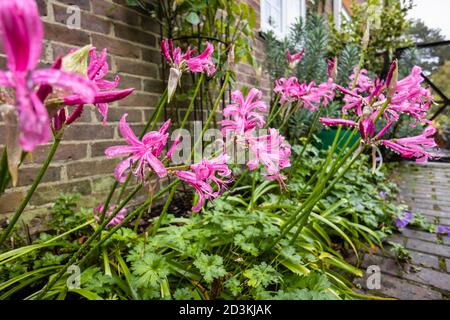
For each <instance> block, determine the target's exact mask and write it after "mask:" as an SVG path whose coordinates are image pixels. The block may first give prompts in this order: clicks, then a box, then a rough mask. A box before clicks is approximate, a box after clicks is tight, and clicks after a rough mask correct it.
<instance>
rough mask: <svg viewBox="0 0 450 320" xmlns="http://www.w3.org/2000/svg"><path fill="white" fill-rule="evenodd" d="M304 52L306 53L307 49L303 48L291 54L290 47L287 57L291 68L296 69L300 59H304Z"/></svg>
mask: <svg viewBox="0 0 450 320" xmlns="http://www.w3.org/2000/svg"><path fill="white" fill-rule="evenodd" d="M304 53H305V49H302V50H301V51H299V52H297V53H294V54H291V52H290V51H289V49H288V50H287V51H286V58H287V61H288V62H289V67H290V68H291V69H294V68H295V67H296V66H297V64H298V63H299V62H300V61H302V58H303V54H304Z"/></svg>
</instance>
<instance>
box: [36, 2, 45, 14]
mask: <svg viewBox="0 0 450 320" xmlns="http://www.w3.org/2000/svg"><path fill="white" fill-rule="evenodd" d="M36 3H37V5H38V9H39V15H40V16H41V17H46V16H47V1H45V0H37V1H36Z"/></svg>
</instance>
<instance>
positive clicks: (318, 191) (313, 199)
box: [282, 139, 363, 236]
mask: <svg viewBox="0 0 450 320" xmlns="http://www.w3.org/2000/svg"><path fill="white" fill-rule="evenodd" d="M349 140H350V139H349ZM358 145H359V141H358V142H357V143H355V144H354V145H353V147H352V148H351V149H350V150H349V151H348V152H347V153H346V155H345V156H344V157H343V158H342V159H339V158H338V159H336V160H335V164H334V165H333V166H332V168H331V169H330V170H329V171H328V173H327V175H326V176H325V177H324V179H321V180H319V183H318V184H317V185H316V186H315V188H314V189H313V191H312V192H311V194H310V195H309V196H308V198H307V199H306V200H305V202H304V203H303V204H302V206H301V208H300V210H299V211H298V212H296V213H294V214H293V215H292V216H291V217H290V218H289V219H288V221H287V222H286V224H285V225H284V226H283V227H282V234H283V236H284V235H285V233H284V231H285V230H286V229H287V230H288V231H289V230H290V229H291V228H292V227H294V225H295V224H296V223H298V221H299V220H300V218H301V216H300V217H299V215H300V214H301V213H302V212H303V211H304V209H305V208H307V207H308V206H309V205H310V203H313V206H312V207H311V210H312V208H314V206H315V204H316V203H317V202H318V201H320V199H321V198H322V197H323V195H322V193H323V190H326V189H324V188H325V186H326V183H327V182H328V180H329V179H330V178H331V177H332V176H334V174H335V173H336V171H337V170H338V169H339V168H341V167H342V165H343V164H344V163H345V162H346V161H347V159H348V158H349V157H350V156H351V155H352V154H353V153H354V152H355V150H356V148H357V146H358ZM362 150H363V148H361V150H360V151H359V153H358V154H357V156H355V158H354V159H353V160H352V161H353V162H354V161H355V160H356V158H357V157H358V156H359V154H361V152H362ZM353 162H352V163H353ZM350 166H351V164H350ZM348 168H350V167H348ZM346 170H348V169H346ZM338 177H339V178H338V179H340V178H341V177H342V175H340V176H338ZM333 181H334V182H332V185H333V186H334V184H335V183H336V182H337V180H336V179H335V180H333Z"/></svg>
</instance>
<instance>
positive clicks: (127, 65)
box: [116, 58, 158, 78]
mask: <svg viewBox="0 0 450 320" xmlns="http://www.w3.org/2000/svg"><path fill="white" fill-rule="evenodd" d="M116 65H117V71H118V72H124V73H129V74H133V75H140V76H145V77H149V78H157V77H158V67H157V66H156V64H154V63H142V62H138V61H136V60H128V59H122V58H117V59H116Z"/></svg>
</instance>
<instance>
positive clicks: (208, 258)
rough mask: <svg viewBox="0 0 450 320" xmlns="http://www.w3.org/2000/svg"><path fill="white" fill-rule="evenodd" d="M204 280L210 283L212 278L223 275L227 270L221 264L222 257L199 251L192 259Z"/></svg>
mask: <svg viewBox="0 0 450 320" xmlns="http://www.w3.org/2000/svg"><path fill="white" fill-rule="evenodd" d="M194 265H195V266H196V267H197V268H198V270H199V271H200V273H201V274H202V275H203V278H204V279H205V281H206V282H208V283H211V282H212V281H213V280H214V279H217V278H220V277H223V276H224V275H225V274H226V273H227V271H226V270H225V268H224V266H223V259H222V257H220V256H217V255H207V254H204V253H201V254H200V255H199V256H198V257H197V258H196V259H195V261H194Z"/></svg>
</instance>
